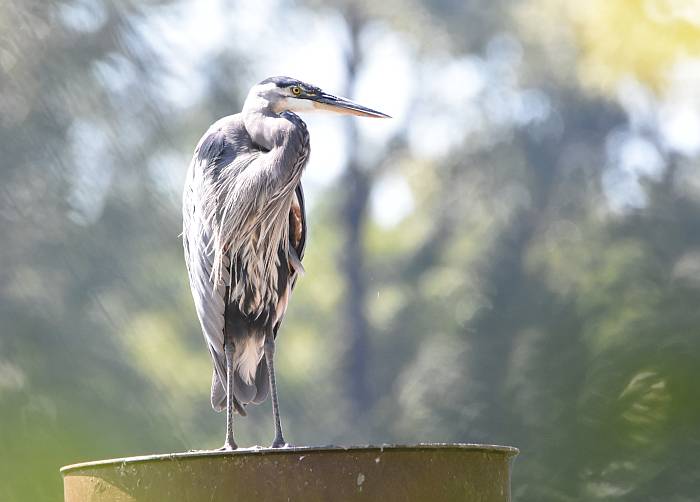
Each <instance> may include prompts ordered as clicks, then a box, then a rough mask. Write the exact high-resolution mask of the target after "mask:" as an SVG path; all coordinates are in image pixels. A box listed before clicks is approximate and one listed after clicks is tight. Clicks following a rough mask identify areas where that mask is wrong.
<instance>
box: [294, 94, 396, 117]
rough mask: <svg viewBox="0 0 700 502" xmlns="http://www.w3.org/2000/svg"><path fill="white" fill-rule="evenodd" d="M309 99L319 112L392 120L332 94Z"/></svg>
mask: <svg viewBox="0 0 700 502" xmlns="http://www.w3.org/2000/svg"><path fill="white" fill-rule="evenodd" d="M308 99H310V100H311V101H313V104H314V108H316V109H317V110H327V111H329V112H333V113H341V114H344V115H357V116H358V117H374V118H382V119H390V118H391V117H390V116H389V115H387V114H386V113H382V112H378V111H377V110H372V109H371V108H367V107H366V106H362V105H358V104H357V103H353V102H352V101H350V100H349V99H345V98H339V97H337V96H333V95H332V94H326V93H325V92H324V93H321V94H317V95H315V96H309V97H308Z"/></svg>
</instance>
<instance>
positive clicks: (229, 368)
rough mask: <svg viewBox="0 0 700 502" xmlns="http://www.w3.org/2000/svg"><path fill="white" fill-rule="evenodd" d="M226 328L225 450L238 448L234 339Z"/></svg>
mask: <svg viewBox="0 0 700 502" xmlns="http://www.w3.org/2000/svg"><path fill="white" fill-rule="evenodd" d="M226 331H227V330H226V328H224V354H225V355H226V442H225V443H224V447H223V448H222V449H223V450H235V449H236V448H238V445H236V441H234V439H233V400H234V399H235V398H234V397H233V337H232V336H230V335H229V334H228V333H227V332H226Z"/></svg>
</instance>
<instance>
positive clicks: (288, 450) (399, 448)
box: [61, 443, 520, 476]
mask: <svg viewBox="0 0 700 502" xmlns="http://www.w3.org/2000/svg"><path fill="white" fill-rule="evenodd" d="M431 451H432V452H437V451H442V452H448V451H453V452H462V453H467V452H472V453H478V452H480V453H488V454H493V455H496V456H502V457H503V458H505V459H510V458H512V457H515V456H516V455H518V453H519V452H520V451H519V450H518V449H517V448H514V447H512V446H500V445H487V444H474V443H418V444H415V445H405V444H382V445H366V446H333V445H328V446H288V447H284V448H268V447H260V446H253V447H250V448H239V449H237V450H233V451H219V450H192V451H187V452H180V453H163V454H154V455H141V456H134V457H123V458H113V459H105V460H96V461H92V462H81V463H76V464H71V465H66V466H63V467H61V474H63V475H64V476H66V475H70V474H71V473H73V472H75V471H80V470H82V469H95V468H100V467H114V466H126V465H132V464H139V463H152V462H168V461H173V460H179V461H182V460H188V459H196V458H202V457H207V458H211V457H242V456H243V457H252V456H258V455H282V456H284V455H290V454H291V455H299V454H315V453H341V454H342V453H345V454H347V453H350V454H353V453H354V454H358V453H372V452H375V453H376V452H380V453H387V454H390V453H393V452H396V453H398V452H431Z"/></svg>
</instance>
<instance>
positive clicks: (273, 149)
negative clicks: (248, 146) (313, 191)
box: [244, 112, 310, 194]
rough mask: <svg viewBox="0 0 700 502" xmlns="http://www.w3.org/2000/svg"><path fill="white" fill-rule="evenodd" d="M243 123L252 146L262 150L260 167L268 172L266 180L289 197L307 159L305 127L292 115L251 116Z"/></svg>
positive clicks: (307, 140)
mask: <svg viewBox="0 0 700 502" xmlns="http://www.w3.org/2000/svg"><path fill="white" fill-rule="evenodd" d="M244 120H245V125H246V129H247V130H248V134H250V138H251V140H252V141H253V143H255V144H256V145H259V146H260V147H262V149H263V150H264V151H265V153H263V156H264V157H265V160H264V161H263V162H262V166H263V168H264V169H266V170H268V174H270V178H269V179H270V180H271V181H272V182H273V183H274V184H275V185H278V186H277V187H276V188H277V189H280V190H285V189H286V190H288V191H289V193H290V194H291V191H293V190H294V188H296V185H297V184H298V182H299V178H300V177H301V174H302V172H303V170H304V166H305V165H306V161H307V160H308V157H309V151H310V146H309V133H308V131H307V129H306V124H305V123H304V121H303V120H301V118H299V116H298V115H295V114H294V113H291V112H284V113H282V114H281V115H277V114H274V113H251V114H247V115H246V116H245V119H244ZM290 185H292V186H291V187H290Z"/></svg>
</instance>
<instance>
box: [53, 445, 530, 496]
mask: <svg viewBox="0 0 700 502" xmlns="http://www.w3.org/2000/svg"><path fill="white" fill-rule="evenodd" d="M517 453H518V450H517V449H515V448H511V447H506V446H487V445H469V444H423V445H417V446H391V445H386V446H369V447H352V448H336V447H300V448H285V449H277V450H271V449H252V450H238V451H234V452H218V451H217V452H209V451H207V452H190V453H175V454H170V455H154V456H148V457H132V458H124V459H116V460H105V461H99V462H88V463H84V464H76V465H71V466H67V467H64V468H63V469H61V472H62V474H63V482H64V493H65V502H107V501H109V502H127V501H139V502H141V501H143V502H150V501H154V502H155V501H158V502H161V501H166V500H167V501H193V502H194V501H214V502H216V501H222V502H223V501H236V502H247V501H255V502H261V501H264V502H272V501H277V500H284V501H287V500H289V501H304V502H315V501H345V500H348V501H379V502H391V501H402V502H410V501H429V502H438V501H453V500H455V501H456V500H464V501H479V502H492V501H493V502H496V501H498V502H506V501H509V500H510V466H511V461H512V459H513V458H514V457H515V455H517Z"/></svg>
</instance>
